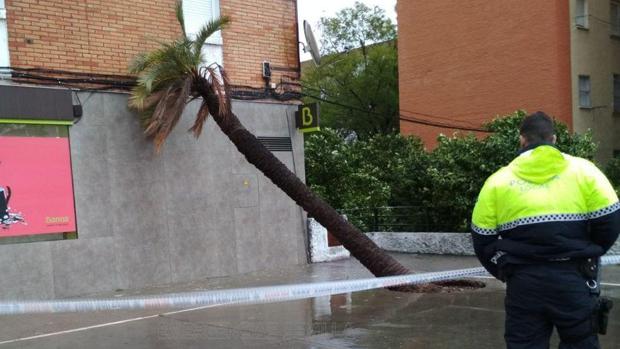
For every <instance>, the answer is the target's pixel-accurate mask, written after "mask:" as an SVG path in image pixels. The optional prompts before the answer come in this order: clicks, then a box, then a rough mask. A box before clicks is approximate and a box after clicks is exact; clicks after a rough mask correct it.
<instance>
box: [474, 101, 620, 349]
mask: <svg viewBox="0 0 620 349" xmlns="http://www.w3.org/2000/svg"><path fill="white" fill-rule="evenodd" d="M520 134H521V136H520V142H521V148H522V149H521V152H520V154H519V156H517V157H516V158H515V159H514V160H513V161H512V162H511V163H510V164H509V165H508V166H506V167H503V168H501V169H500V170H499V171H497V172H496V173H494V174H493V175H492V176H491V177H489V178H488V179H487V181H486V182H485V184H484V186H483V188H482V190H481V191H480V195H479V196H478V201H477V203H476V206H475V208H474V211H473V216H472V230H473V232H472V236H473V242H474V249H475V252H476V255H477V256H478V259H479V260H480V262H481V263H482V265H483V266H484V267H485V268H486V269H487V270H488V271H489V273H491V274H492V275H494V276H495V277H497V278H499V279H500V280H502V281H505V282H506V283H507V286H506V298H505V309H506V323H505V335H504V337H505V340H506V344H507V347H508V348H510V349H514V348H528V349H536V348H549V338H550V336H551V332H552V330H553V327H554V326H555V328H556V329H557V331H558V334H559V336H560V341H561V343H560V348H561V349H563V348H566V349H568V348H599V342H598V336H597V329H596V327H597V325H596V321H595V320H596V316H595V313H596V311H597V305H598V304H599V302H598V299H599V297H598V287H597V283H596V268H597V265H596V263H595V262H596V261H597V260H598V258H599V257H600V256H601V255H603V254H604V253H605V252H607V250H609V248H611V246H612V245H613V244H614V242H615V241H616V239H617V237H618V233H619V232H620V203H619V202H618V197H617V196H616V193H615V191H614V190H613V188H612V186H611V184H610V183H609V181H608V180H607V178H606V177H605V175H604V174H603V173H601V171H600V170H599V169H598V168H597V167H596V166H595V165H594V164H592V163H591V162H589V161H587V160H585V159H582V158H578V157H574V156H570V155H567V154H564V153H562V152H560V151H559V150H558V149H557V148H555V146H554V144H555V141H556V136H555V132H554V128H553V121H552V120H551V118H550V117H549V116H547V115H546V114H545V113H543V112H537V113H534V114H532V115H529V116H527V117H526V118H525V119H524V121H523V123H522V124H521V128H520Z"/></svg>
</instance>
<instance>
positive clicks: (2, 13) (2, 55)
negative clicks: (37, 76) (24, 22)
mask: <svg viewBox="0 0 620 349" xmlns="http://www.w3.org/2000/svg"><path fill="white" fill-rule="evenodd" d="M9 63H10V62H9V40H8V35H7V28H6V9H5V8H4V0H0V67H8V66H9V65H10V64H9ZM2 73H3V70H2V69H0V75H2Z"/></svg>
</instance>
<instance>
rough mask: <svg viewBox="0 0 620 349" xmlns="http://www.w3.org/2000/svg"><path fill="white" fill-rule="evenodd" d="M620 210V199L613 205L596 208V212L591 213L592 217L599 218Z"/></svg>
mask: <svg viewBox="0 0 620 349" xmlns="http://www.w3.org/2000/svg"><path fill="white" fill-rule="evenodd" d="M618 210H620V201H618V202H616V203H615V204H613V205H611V206H607V207H604V208H601V209H600V210H596V211H594V212H591V213H590V215H589V216H590V217H589V218H590V219H594V218H599V217H603V216H606V215H608V214H610V213H614V212H616V211H618Z"/></svg>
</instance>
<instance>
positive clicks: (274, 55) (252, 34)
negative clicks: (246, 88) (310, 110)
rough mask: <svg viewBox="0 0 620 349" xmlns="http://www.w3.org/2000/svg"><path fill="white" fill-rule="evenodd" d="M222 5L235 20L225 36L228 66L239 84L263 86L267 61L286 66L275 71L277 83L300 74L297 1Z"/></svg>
mask: <svg viewBox="0 0 620 349" xmlns="http://www.w3.org/2000/svg"><path fill="white" fill-rule="evenodd" d="M220 8H221V12H222V15H227V16H229V17H230V18H231V19H232V23H231V25H230V27H229V28H228V29H227V30H225V31H224V32H223V33H222V36H223V39H224V65H225V66H226V69H227V70H228V71H229V72H231V73H232V76H233V77H234V78H233V81H234V82H235V83H236V84H240V85H250V86H256V85H257V84H258V86H262V85H263V83H261V82H262V81H263V80H262V75H261V74H262V70H261V64H262V62H263V61H269V62H271V65H272V66H273V67H275V68H276V69H279V68H283V69H282V70H275V71H273V75H274V76H273V79H272V81H273V82H279V81H280V78H281V77H282V76H293V77H296V78H297V77H298V74H297V72H296V71H293V70H296V69H297V68H298V66H299V58H298V47H299V46H298V40H297V21H296V19H295V18H296V16H297V14H296V0H261V1H258V0H220ZM286 69H288V71H287V70H286Z"/></svg>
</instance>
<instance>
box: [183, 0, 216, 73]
mask: <svg viewBox="0 0 620 349" xmlns="http://www.w3.org/2000/svg"><path fill="white" fill-rule="evenodd" d="M183 16H184V19H185V32H186V33H187V35H188V36H189V37H194V36H195V35H196V34H197V33H198V31H199V30H200V28H202V26H204V25H205V24H206V23H207V22H209V21H211V20H213V19H215V18H218V17H219V16H220V3H219V0H183ZM202 54H203V56H204V62H205V63H206V64H207V65H209V64H211V63H214V62H215V63H217V64H219V65H223V52H222V33H221V32H217V33H214V34H213V35H211V36H210V37H209V38H208V39H207V42H206V44H205V45H204V46H203V48H202Z"/></svg>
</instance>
